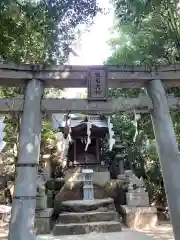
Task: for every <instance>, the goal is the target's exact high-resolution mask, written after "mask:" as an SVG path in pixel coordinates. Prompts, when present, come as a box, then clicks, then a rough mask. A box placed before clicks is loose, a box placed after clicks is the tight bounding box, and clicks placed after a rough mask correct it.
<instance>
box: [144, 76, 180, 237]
mask: <svg viewBox="0 0 180 240" xmlns="http://www.w3.org/2000/svg"><path fill="white" fill-rule="evenodd" d="M147 92H148V94H149V96H150V98H151V100H152V104H153V111H152V113H151V117H152V123H153V128H154V134H155V138H156V143H157V150H158V154H159V159H160V164H161V168H162V174H163V179H164V184H165V190H166V195H167V199H168V205H169V210H170V215H171V221H172V225H173V231H174V238H175V240H179V239H180V154H179V149H178V146H177V142H176V137H175V133H174V129H173V124H172V120H171V115H170V112H169V107H168V103H167V99H166V93H165V90H164V86H163V84H162V82H161V80H158V79H155V80H152V81H150V82H149V83H148V86H147Z"/></svg>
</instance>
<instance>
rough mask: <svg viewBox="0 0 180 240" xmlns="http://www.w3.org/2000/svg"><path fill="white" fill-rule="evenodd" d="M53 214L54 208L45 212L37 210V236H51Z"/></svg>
mask: <svg viewBox="0 0 180 240" xmlns="http://www.w3.org/2000/svg"><path fill="white" fill-rule="evenodd" d="M52 214H53V208H47V209H45V210H36V218H35V224H34V225H35V233H36V234H49V233H50V232H51V228H52Z"/></svg>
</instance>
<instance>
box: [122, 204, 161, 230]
mask: <svg viewBox="0 0 180 240" xmlns="http://www.w3.org/2000/svg"><path fill="white" fill-rule="evenodd" d="M120 215H121V216H122V220H123V223H124V224H125V225H126V226H127V227H129V228H134V229H138V228H145V227H153V226H156V225H157V224H158V218H157V209H156V208H155V207H130V206H126V205H123V206H121V207H120Z"/></svg>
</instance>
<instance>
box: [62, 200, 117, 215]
mask: <svg viewBox="0 0 180 240" xmlns="http://www.w3.org/2000/svg"><path fill="white" fill-rule="evenodd" d="M61 211H62V212H78V213H79V212H81V213H82V212H88V211H97V212H108V211H115V206H114V200H113V199H112V198H107V199H94V200H73V201H65V202H61Z"/></svg>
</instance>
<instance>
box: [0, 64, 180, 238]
mask: <svg viewBox="0 0 180 240" xmlns="http://www.w3.org/2000/svg"><path fill="white" fill-rule="evenodd" d="M179 85H180V66H179V65H178V66H164V67H159V68H158V69H156V70H152V69H148V68H147V67H145V66H53V67H51V66H50V67H43V66H37V65H20V66H15V65H11V64H7V65H6V64H0V86H3V87H7V86H13V87H14V86H22V87H23V86H24V87H25V92H24V99H21V98H19V99H17V98H15V99H0V112H1V113H4V114H6V113H8V111H9V110H11V111H14V112H22V120H21V128H20V140H19V141H20V142H19V156H18V164H17V177H16V187H15V196H14V201H13V206H12V218H11V223H10V233H9V240H25V239H26V240H32V239H34V233H33V230H34V218H35V205H36V179H37V178H36V176H37V166H38V161H39V149H40V139H41V115H42V114H41V112H44V111H46V112H49V113H66V112H68V113H70V112H71V113H73V112H78V113H87V114H93V115H95V114H101V113H103V114H107V115H111V114H114V113H116V112H117V111H134V109H135V110H136V111H137V112H150V113H151V117H152V122H153V127H154V133H155V137H156V141H157V149H158V153H159V158H160V162H161V167H162V172H163V178H164V182H165V188H166V193H167V198H168V204H169V209H170V213H171V219H172V224H173V230H174V236H175V239H176V240H179V239H180V174H179V171H180V156H179V150H178V147H177V143H176V138H175V134H174V130H173V125H172V121H171V116H170V113H169V108H171V109H180V101H179V99H178V98H174V97H172V96H171V97H168V98H166V94H165V90H164V86H179ZM49 87H54V88H69V87H70V88H76V87H77V88H81V87H82V88H88V99H71V100H67V99H43V92H44V88H49ZM143 87H144V88H146V89H147V92H148V95H149V96H147V97H139V98H135V99H127V98H119V99H113V100H109V99H108V95H107V93H108V88H143ZM9 106H10V109H9Z"/></svg>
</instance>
